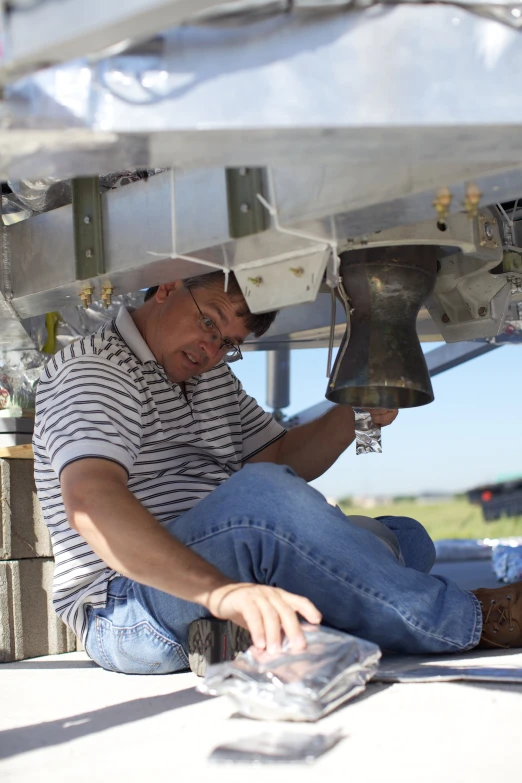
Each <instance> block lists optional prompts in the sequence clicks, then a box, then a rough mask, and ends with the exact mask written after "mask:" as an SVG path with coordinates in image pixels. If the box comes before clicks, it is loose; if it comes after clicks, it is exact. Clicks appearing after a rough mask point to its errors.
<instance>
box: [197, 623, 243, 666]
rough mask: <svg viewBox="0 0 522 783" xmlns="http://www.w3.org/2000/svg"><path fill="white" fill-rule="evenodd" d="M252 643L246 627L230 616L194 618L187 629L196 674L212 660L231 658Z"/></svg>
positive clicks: (214, 661) (220, 660) (218, 661)
mask: <svg viewBox="0 0 522 783" xmlns="http://www.w3.org/2000/svg"><path fill="white" fill-rule="evenodd" d="M251 644H252V639H251V637H250V634H249V633H248V631H246V630H245V629H244V628H241V627H240V626H239V625H235V623H231V622H230V621H229V620H216V619H215V618H213V617H211V618H209V619H204V620H194V622H192V623H190V625H189V630H188V651H189V665H190V668H191V669H192V671H193V672H194V674H197V675H198V677H204V676H205V672H206V670H207V666H210V664H211V663H221V662H222V661H233V660H234V658H235V657H236V655H238V654H239V653H240V652H244V651H245V650H248V648H249V647H250V646H251Z"/></svg>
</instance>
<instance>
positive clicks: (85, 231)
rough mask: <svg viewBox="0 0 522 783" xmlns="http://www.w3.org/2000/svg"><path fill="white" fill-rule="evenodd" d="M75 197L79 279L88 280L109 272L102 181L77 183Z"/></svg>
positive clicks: (80, 179) (79, 180)
mask: <svg viewBox="0 0 522 783" xmlns="http://www.w3.org/2000/svg"><path fill="white" fill-rule="evenodd" d="M72 197H73V198H72V204H73V226H74V247H75V255H76V278H77V280H88V279H89V278H93V277H97V276H98V275H101V274H103V272H104V271H105V263H104V254H103V223H102V204H101V196H100V181H99V178H98V177H77V178H76V179H73V180H72Z"/></svg>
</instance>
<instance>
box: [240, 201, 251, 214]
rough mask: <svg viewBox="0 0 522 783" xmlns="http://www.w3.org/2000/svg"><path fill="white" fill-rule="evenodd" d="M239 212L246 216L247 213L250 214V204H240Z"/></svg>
mask: <svg viewBox="0 0 522 783" xmlns="http://www.w3.org/2000/svg"><path fill="white" fill-rule="evenodd" d="M239 209H240V211H241V212H242V213H243V214H244V215H246V213H247V212H250V204H247V203H246V201H245V202H243V204H241V206H240V207H239Z"/></svg>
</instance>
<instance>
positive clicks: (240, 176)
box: [226, 168, 268, 239]
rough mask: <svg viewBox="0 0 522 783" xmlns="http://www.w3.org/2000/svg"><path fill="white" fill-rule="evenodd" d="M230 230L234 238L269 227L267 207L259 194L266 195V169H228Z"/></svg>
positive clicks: (256, 232)
mask: <svg viewBox="0 0 522 783" xmlns="http://www.w3.org/2000/svg"><path fill="white" fill-rule="evenodd" d="M226 175H227V198H228V221H229V232H230V236H231V237H232V238H233V239H237V238H238V237H246V236H248V235H249V234H258V233H259V232H260V231H265V230H266V229H267V228H268V218H267V212H266V209H265V208H264V207H263V205H262V204H261V203H260V202H259V199H258V198H257V194H258V193H261V195H265V188H264V179H265V178H264V169H246V168H240V169H227V170H226Z"/></svg>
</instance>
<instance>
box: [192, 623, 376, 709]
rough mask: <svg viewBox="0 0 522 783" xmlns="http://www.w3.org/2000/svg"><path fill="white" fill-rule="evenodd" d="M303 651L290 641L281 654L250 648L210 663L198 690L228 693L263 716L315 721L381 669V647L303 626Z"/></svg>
mask: <svg viewBox="0 0 522 783" xmlns="http://www.w3.org/2000/svg"><path fill="white" fill-rule="evenodd" d="M303 631H304V635H305V638H306V642H307V647H306V649H304V650H297V649H295V648H292V647H291V646H290V644H289V642H288V640H287V639H285V640H284V641H283V645H282V650H281V652H279V653H269V652H267V651H266V650H258V649H257V648H255V647H250V648H249V649H248V650H247V651H246V652H245V653H241V654H240V655H238V656H237V658H236V659H235V660H234V661H226V662H225V663H218V664H214V665H212V666H209V668H208V669H207V673H206V675H205V678H204V680H203V681H202V682H201V683H199V684H198V686H197V690H198V691H199V692H200V693H205V694H208V695H210V696H221V695H225V694H226V695H228V696H229V697H230V698H231V699H232V700H233V702H234V703H235V706H236V707H237V710H238V712H239V713H240V714H241V715H244V716H246V717H248V718H256V719H258V720H292V721H316V720H319V718H322V717H323V716H324V715H326V714H327V713H329V712H331V711H332V710H333V709H335V708H336V707H338V706H339V705H340V704H343V703H344V702H345V701H348V699H353V698H354V697H355V696H357V695H358V694H359V693H361V692H362V691H363V690H364V689H365V687H366V683H367V681H368V680H369V679H370V678H371V677H373V675H374V674H375V672H376V671H377V668H378V664H379V659H380V657H381V651H380V649H379V648H378V647H377V645H375V644H372V643H371V642H367V641H365V640H363V639H358V638H357V637H355V636H350V635H349V634H345V633H342V632H341V631H335V630H333V629H330V628H324V627H322V626H315V625H310V624H308V623H305V624H303Z"/></svg>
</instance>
